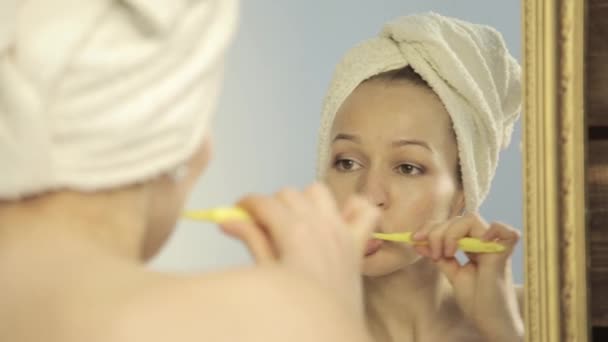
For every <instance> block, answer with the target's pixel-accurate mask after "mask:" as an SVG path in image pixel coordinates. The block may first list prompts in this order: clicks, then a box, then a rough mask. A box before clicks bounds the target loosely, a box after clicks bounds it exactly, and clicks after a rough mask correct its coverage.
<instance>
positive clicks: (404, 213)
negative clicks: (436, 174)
mask: <svg viewBox="0 0 608 342" xmlns="http://www.w3.org/2000/svg"><path fill="white" fill-rule="evenodd" d="M395 194H396V196H395V203H394V204H396V205H394V206H393V207H394V208H395V207H396V208H398V209H397V210H396V211H398V213H396V214H397V215H399V216H400V220H401V221H402V222H409V223H410V224H408V226H409V230H415V229H418V228H419V227H421V226H422V225H424V224H425V223H427V222H429V221H443V220H446V219H447V218H448V217H449V214H450V209H451V206H452V200H453V198H454V195H455V187H454V186H453V184H452V182H451V181H449V182H446V181H443V180H437V179H433V180H432V181H429V182H419V183H418V184H416V185H413V184H412V185H411V186H409V187H408V188H407V190H403V189H400V191H396V192H395ZM393 210H395V209H393Z"/></svg>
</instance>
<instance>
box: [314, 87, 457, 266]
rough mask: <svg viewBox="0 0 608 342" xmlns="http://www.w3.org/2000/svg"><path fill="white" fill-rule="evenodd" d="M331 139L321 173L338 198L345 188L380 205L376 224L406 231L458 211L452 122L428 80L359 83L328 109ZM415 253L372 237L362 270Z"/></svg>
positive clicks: (409, 259)
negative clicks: (334, 109)
mask: <svg viewBox="0 0 608 342" xmlns="http://www.w3.org/2000/svg"><path fill="white" fill-rule="evenodd" d="M331 139H332V140H331V146H330V159H329V160H330V161H329V162H330V163H331V164H330V165H329V167H328V168H327V172H326V174H325V181H326V182H327V184H328V186H329V187H330V188H331V190H332V191H333V193H334V195H335V196H336V199H337V200H338V202H339V203H340V204H341V205H343V204H344V203H345V201H346V200H347V198H348V197H349V196H350V195H352V194H361V195H363V196H365V197H367V198H368V199H369V200H371V201H372V202H373V203H375V204H376V205H377V206H378V207H379V208H380V209H381V210H382V220H381V222H380V224H379V226H378V227H377V231H378V232H385V233H392V232H413V231H416V230H418V229H420V228H421V227H422V226H423V225H424V224H425V223H427V222H429V221H441V220H446V219H447V218H448V217H450V216H453V215H456V214H459V213H460V211H462V209H463V207H464V197H463V193H462V191H461V187H460V185H459V184H460V183H459V180H458V150H457V144H456V139H455V136H454V133H453V129H452V124H451V121H450V117H449V114H448V113H447V111H446V110H445V108H444V106H443V104H442V102H441V100H440V99H439V97H438V96H437V95H436V94H435V93H434V92H433V91H432V90H430V89H429V88H427V87H424V86H420V85H415V84H413V83H411V82H409V81H405V80H398V81H386V80H371V81H367V82H364V83H362V84H361V85H359V87H357V89H355V91H353V93H352V94H351V95H350V96H349V97H348V98H347V99H346V101H345V102H344V103H343V104H342V106H341V107H340V109H339V110H338V112H337V113H336V118H335V120H334V122H333V126H332V130H331ZM418 259H419V257H418V256H417V254H416V253H415V252H414V250H413V249H412V248H411V247H409V246H408V245H405V244H396V243H389V242H382V243H380V241H378V240H372V241H370V243H369V244H368V250H367V252H366V257H365V261H364V267H363V274H364V275H366V276H382V275H386V274H389V273H392V272H395V271H397V270H400V269H402V268H404V267H406V266H407V265H410V264H412V263H414V262H416V261H417V260H418Z"/></svg>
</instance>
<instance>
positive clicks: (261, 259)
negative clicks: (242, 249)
mask: <svg viewBox="0 0 608 342" xmlns="http://www.w3.org/2000/svg"><path fill="white" fill-rule="evenodd" d="M220 228H221V229H222V231H223V232H224V233H226V234H227V235H229V236H232V237H234V238H236V239H238V240H241V241H242V242H244V243H245V245H246V246H247V249H248V250H249V252H250V253H251V255H252V257H253V259H254V260H255V261H256V262H257V263H259V264H264V263H269V262H273V261H276V260H277V259H278V253H277V252H276V250H275V248H273V245H272V243H271V241H270V240H269V238H268V236H267V235H266V234H265V232H264V231H263V230H262V228H260V227H259V226H257V225H255V224H253V223H249V222H229V223H225V224H222V225H220Z"/></svg>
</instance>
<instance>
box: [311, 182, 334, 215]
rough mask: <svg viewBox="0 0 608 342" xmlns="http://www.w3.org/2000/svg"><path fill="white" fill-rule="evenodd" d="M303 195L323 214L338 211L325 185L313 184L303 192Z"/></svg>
mask: <svg viewBox="0 0 608 342" xmlns="http://www.w3.org/2000/svg"><path fill="white" fill-rule="evenodd" d="M304 194H305V196H307V197H308V198H309V199H310V200H312V202H313V203H314V204H315V205H316V207H317V208H320V209H321V210H322V211H323V212H325V213H329V212H331V213H334V212H336V211H338V207H337V205H336V200H335V198H334V196H333V195H332V193H331V192H330V191H329V189H328V188H327V186H326V185H324V184H322V183H319V182H316V183H313V184H311V185H310V186H308V188H306V189H305V190H304Z"/></svg>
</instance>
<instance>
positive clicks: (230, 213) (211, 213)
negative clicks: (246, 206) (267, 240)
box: [184, 207, 251, 223]
mask: <svg viewBox="0 0 608 342" xmlns="http://www.w3.org/2000/svg"><path fill="white" fill-rule="evenodd" d="M184 217H185V218H188V219H191V220H196V221H207V222H213V223H223V222H226V221H250V220H251V217H249V214H247V212H246V211H245V210H243V209H240V208H230V207H226V208H215V209H209V210H196V211H187V212H185V213H184Z"/></svg>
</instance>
